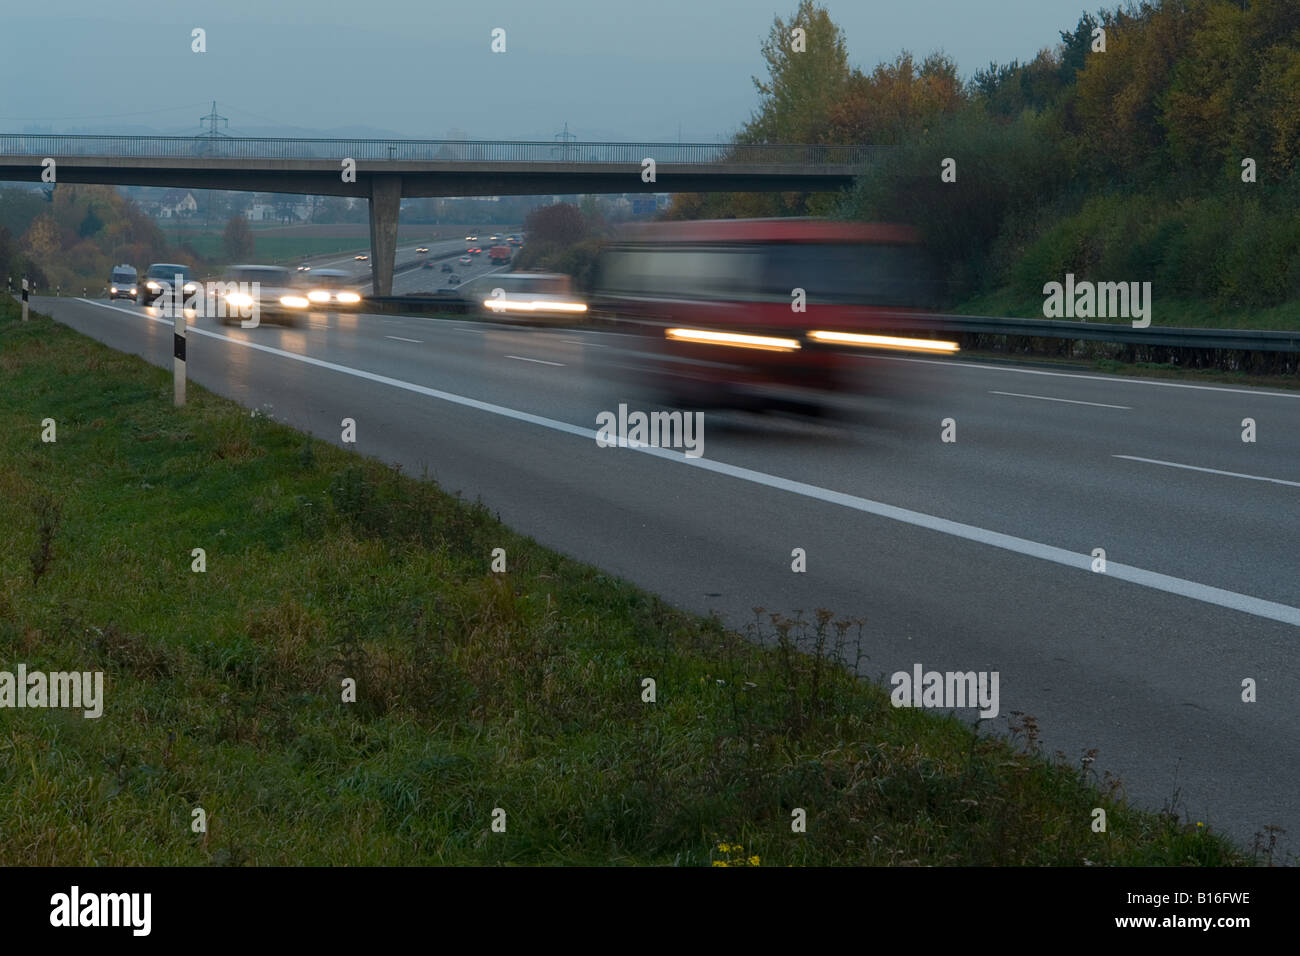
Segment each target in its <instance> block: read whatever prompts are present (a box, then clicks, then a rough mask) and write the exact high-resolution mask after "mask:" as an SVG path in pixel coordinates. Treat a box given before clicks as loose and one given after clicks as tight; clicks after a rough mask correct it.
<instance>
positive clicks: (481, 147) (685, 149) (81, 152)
mask: <svg viewBox="0 0 1300 956" xmlns="http://www.w3.org/2000/svg"><path fill="white" fill-rule="evenodd" d="M886 148H887V147H880V146H818V145H807V144H772V145H759V146H749V145H737V144H734V143H577V142H574V143H554V142H506V141H495V140H415V139H290V138H269V137H233V136H232V137H224V136H222V137H206V136H105V135H71V134H69V135H64V134H40V133H36V134H32V133H22V134H16V133H0V157H17V156H40V157H45V156H51V157H54V158H56V159H57V158H58V157H60V156H96V157H110V158H132V159H193V158H213V159H334V160H341V159H343V158H344V157H351V158H353V159H356V160H358V161H361V160H367V161H371V162H373V161H376V160H394V161H406V162H411V161H417V162H419V161H445V162H463V163H494V162H499V163H634V164H640V163H641V161H642V160H643V159H645V158H646V157H651V158H653V159H654V161H655V163H656V164H662V163H692V164H709V163H725V164H735V165H742V164H754V165H767V164H790V165H797V166H803V167H818V166H859V165H862V164H863V163H865V162H868V161H869V160H871V159H873V158H874V157H875V156H876V155H877V154H878V153H879V152H880V151H882V150H884V149H886Z"/></svg>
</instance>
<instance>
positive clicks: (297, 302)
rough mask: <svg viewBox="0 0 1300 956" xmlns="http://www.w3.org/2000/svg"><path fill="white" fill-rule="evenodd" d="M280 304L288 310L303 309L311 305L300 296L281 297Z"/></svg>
mask: <svg viewBox="0 0 1300 956" xmlns="http://www.w3.org/2000/svg"><path fill="white" fill-rule="evenodd" d="M280 304H281V305H282V306H284V307H286V308H289V309H305V308H307V306H308V305H310V304H311V303H310V302H308V301H307V300H306V299H305V298H303V297H302V296H300V295H282V296H280Z"/></svg>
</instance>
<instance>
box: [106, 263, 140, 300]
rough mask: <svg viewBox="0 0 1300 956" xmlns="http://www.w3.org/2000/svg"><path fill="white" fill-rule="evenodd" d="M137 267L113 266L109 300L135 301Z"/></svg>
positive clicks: (110, 277)
mask: <svg viewBox="0 0 1300 956" xmlns="http://www.w3.org/2000/svg"><path fill="white" fill-rule="evenodd" d="M136 279H137V275H136V271H135V266H128V265H120V266H113V273H112V275H110V276H109V277H108V298H109V301H112V300H113V299H134V298H135V294H136V288H137V287H136Z"/></svg>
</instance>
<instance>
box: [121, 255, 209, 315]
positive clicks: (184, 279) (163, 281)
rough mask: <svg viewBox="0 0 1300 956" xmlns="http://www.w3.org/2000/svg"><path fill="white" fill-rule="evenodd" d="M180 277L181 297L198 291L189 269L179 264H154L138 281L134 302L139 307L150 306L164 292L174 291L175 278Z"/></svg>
mask: <svg viewBox="0 0 1300 956" xmlns="http://www.w3.org/2000/svg"><path fill="white" fill-rule="evenodd" d="M178 275H179V276H180V277H181V279H180V282H181V295H182V296H188V295H191V294H192V293H194V292H195V291H197V290H198V287H199V285H198V283H197V282H195V281H194V280H193V278H192V277H191V276H190V267H189V266H187V265H182V264H181V263H179V262H155V263H154V264H153V265H151V266H150V267H149V268H148V269H147V270H146V271H145V274H144V278H142V279H141V280H140V284H139V286H138V288H139V290H140V291H139V295H138V296H137V298H136V302H138V303H139V304H140V305H152V304H153V303H155V302H157V301H158V299H159V298H160V297H161V296H162V295H163V293H164V292H172V291H174V286H175V285H176V277H177V276H178Z"/></svg>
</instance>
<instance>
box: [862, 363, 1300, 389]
mask: <svg viewBox="0 0 1300 956" xmlns="http://www.w3.org/2000/svg"><path fill="white" fill-rule="evenodd" d="M871 357H872V359H874V360H878V361H882V362H916V363H918V364H920V365H960V366H962V367H963V368H979V369H984V370H985V371H986V372H1016V373H1018V374H1020V375H1051V376H1053V377H1055V378H1078V379H1084V380H1086V381H1092V382H1110V383H1112V384H1124V385H1152V386H1155V387H1157V388H1194V389H1197V390H1199V391H1202V392H1229V393H1234V394H1237V395H1260V396H1264V397H1265V398H1300V391H1295V392H1264V391H1260V390H1258V389H1254V388H1224V387H1223V386H1219V385H1187V384H1185V383H1183V382H1153V381H1151V380H1150V379H1147V378H1128V377H1127V376H1124V375H1081V374H1079V373H1078V372H1046V371H1043V370H1042V369H1037V368H1012V367H1011V366H1010V365H993V364H985V363H983V362H960V361H957V360H956V359H952V360H949V361H946V362H941V361H939V360H938V359H917V358H904V357H903V356H901V355H873V356H871Z"/></svg>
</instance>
